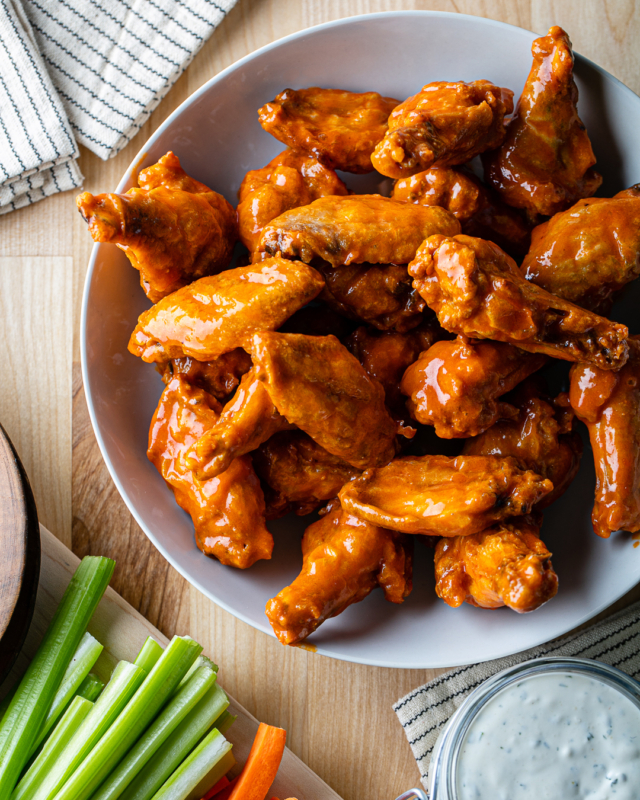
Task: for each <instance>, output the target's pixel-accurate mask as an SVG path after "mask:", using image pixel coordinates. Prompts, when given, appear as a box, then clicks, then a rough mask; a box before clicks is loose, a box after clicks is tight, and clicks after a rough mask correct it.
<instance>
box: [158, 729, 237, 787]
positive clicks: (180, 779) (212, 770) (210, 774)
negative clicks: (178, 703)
mask: <svg viewBox="0 0 640 800" xmlns="http://www.w3.org/2000/svg"><path fill="white" fill-rule="evenodd" d="M235 763H236V760H235V758H234V757H233V755H232V754H231V742H228V741H227V740H226V739H225V738H224V736H223V735H222V734H221V733H220V731H219V730H217V729H216V728H214V729H213V730H212V731H211V733H209V734H208V735H207V736H206V737H205V738H204V739H203V740H202V741H201V742H200V744H199V745H198V746H197V747H196V749H195V750H194V751H193V752H192V753H190V754H189V755H188V756H187V757H186V758H185V760H184V761H183V762H182V764H180V766H179V767H178V769H177V770H176V771H175V772H174V773H173V775H171V777H170V778H169V780H167V781H166V782H165V783H164V784H163V785H162V787H161V788H160V789H159V790H158V791H157V792H156V793H155V794H154V796H153V800H187V798H190V800H191V798H194V799H195V800H200V798H201V797H202V795H203V794H206V792H208V791H209V789H210V788H211V787H212V786H213V785H214V784H216V783H217V782H218V781H219V780H220V778H222V776H223V775H226V774H227V772H229V770H230V769H231V767H232V766H233V765H234V764H235Z"/></svg>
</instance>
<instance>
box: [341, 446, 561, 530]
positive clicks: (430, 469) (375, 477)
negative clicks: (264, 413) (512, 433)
mask: <svg viewBox="0 0 640 800" xmlns="http://www.w3.org/2000/svg"><path fill="white" fill-rule="evenodd" d="M552 489H553V484H552V483H551V481H548V480H544V479H543V478H541V477H540V476H539V475H536V473H535V472H532V471H531V470H524V469H521V468H520V466H519V465H518V462H517V461H516V460H515V459H514V458H497V457H496V456H458V457H457V458H447V457H446V456H422V457H414V456H407V457H405V458H396V459H395V460H394V461H392V462H391V464H389V465H388V466H386V467H381V468H378V469H368V470H366V471H365V472H363V474H362V475H361V476H360V477H359V478H356V479H355V480H354V481H351V483H347V484H346V485H345V486H344V487H343V488H342V490H341V491H340V494H339V497H340V502H341V503H342V507H343V508H344V509H345V510H347V511H350V512H351V513H352V514H357V515H358V516H359V517H360V518H361V519H366V520H367V521H368V522H371V523H372V524H374V525H384V527H386V528H390V529H391V530H397V531H403V532H404V533H425V534H427V535H429V536H468V535H470V534H472V533H478V532H479V531H482V530H484V529H485V528H488V527H489V526H490V525H493V524H494V523H495V522H500V521H502V520H505V519H507V518H508V517H513V516H519V515H521V514H528V513H529V511H530V510H531V508H532V506H533V505H534V504H535V503H537V502H538V501H539V500H540V499H541V498H542V497H544V495H545V494H549V492H550V491H551V490H552Z"/></svg>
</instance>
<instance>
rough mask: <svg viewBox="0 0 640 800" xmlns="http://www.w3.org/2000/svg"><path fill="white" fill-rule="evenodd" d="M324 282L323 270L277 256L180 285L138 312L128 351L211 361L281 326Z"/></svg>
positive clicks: (145, 356)
mask: <svg viewBox="0 0 640 800" xmlns="http://www.w3.org/2000/svg"><path fill="white" fill-rule="evenodd" d="M323 287H324V280H323V279H322V276H321V275H320V273H318V272H316V270H314V269H312V268H311V267H308V266H307V265H306V264H302V263H300V262H291V261H286V260H285V259H282V258H279V257H276V258H271V259H268V260H267V261H264V262H262V263H261V264H257V265H255V266H251V267H236V268H235V269H229V270H226V271H225V272H222V273H220V274H219V275H213V276H211V277H207V278H201V279H200V280H199V281H196V282H195V283H192V284H190V285H189V286H185V287H183V288H182V289H178V291H177V292H174V293H173V294H172V295H170V296H169V297H165V298H164V299H163V300H161V301H160V302H159V303H156V305H154V306H153V307H152V308H150V309H149V310H148V311H145V312H144V313H142V314H141V315H140V317H139V318H138V324H137V325H136V327H135V330H134V331H133V333H132V334H131V339H130V340H129V351H130V352H131V353H133V355H135V356H140V358H142V360H143V361H150V362H152V361H160V362H164V361H167V360H168V359H170V358H181V357H182V356H191V357H192V358H195V359H197V360H198V361H212V360H213V359H214V358H217V357H218V356H221V355H222V354H223V353H229V352H231V350H235V349H236V347H239V346H240V345H241V344H242V342H243V340H244V338H245V336H247V335H248V334H250V333H251V332H252V331H256V330H258V331H259V330H267V329H272V328H279V327H280V325H282V323H283V322H285V320H287V319H288V318H289V317H290V316H291V315H292V314H293V313H294V312H295V311H297V310H298V309H299V308H302V306H304V305H306V304H307V303H308V302H309V301H310V300H313V298H314V297H316V296H317V295H318V294H319V293H320V292H321V291H322V288H323Z"/></svg>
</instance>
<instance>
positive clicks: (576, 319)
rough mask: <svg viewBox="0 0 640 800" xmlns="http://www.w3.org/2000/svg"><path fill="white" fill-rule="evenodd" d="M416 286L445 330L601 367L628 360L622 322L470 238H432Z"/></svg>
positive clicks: (417, 268)
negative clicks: (550, 288) (543, 284)
mask: <svg viewBox="0 0 640 800" xmlns="http://www.w3.org/2000/svg"><path fill="white" fill-rule="evenodd" d="M409 274H410V275H412V276H413V277H414V283H413V285H414V287H415V288H416V289H417V290H418V291H419V292H420V294H421V295H422V296H423V297H424V299H425V300H426V301H427V304H428V305H429V307H430V308H432V309H433V310H434V311H435V312H436V314H437V316H438V321H439V322H440V324H441V325H442V327H443V328H445V329H446V330H448V331H451V332H452V333H457V334H464V335H465V336H469V337H471V338H476V339H495V340H497V341H501V342H511V343H512V344H515V345H517V346H518V347H520V348H522V349H523V350H528V351H530V352H533V353H545V354H547V355H550V356H553V357H554V358H560V359H564V360H565V361H584V362H587V363H590V364H593V365H594V366H597V367H599V368H601V369H620V367H621V366H622V365H623V364H624V363H625V361H626V360H627V357H628V346H627V337H628V335H629V331H628V329H627V328H626V326H624V325H619V324H618V323H615V322H610V321H609V320H608V319H605V318H604V317H600V316H598V315H597V314H594V313H592V312H590V311H586V310H584V309H582V308H580V307H579V306H576V305H574V304H573V303H570V302H568V301H567V300H563V299H562V298H559V297H556V296H555V295H552V294H550V293H549V292H546V291H545V290H544V289H541V288H540V287H539V286H536V285H535V284H533V283H530V282H529V281H526V280H525V279H524V278H523V277H522V273H521V272H520V271H519V269H518V267H517V266H516V263H515V262H514V261H513V259H511V258H510V257H509V256H508V255H507V254H506V253H505V252H504V251H502V250H500V248H499V247H498V246H497V245H495V244H493V243H492V242H486V241H484V240H483V239H476V238H475V237H472V236H464V235H462V236H455V237H454V238H452V239H448V238H446V237H444V236H432V237H430V238H429V239H427V240H426V241H425V242H424V244H423V245H422V246H421V247H420V249H419V250H418V253H417V255H416V258H415V259H414V261H412V263H411V264H410V265H409Z"/></svg>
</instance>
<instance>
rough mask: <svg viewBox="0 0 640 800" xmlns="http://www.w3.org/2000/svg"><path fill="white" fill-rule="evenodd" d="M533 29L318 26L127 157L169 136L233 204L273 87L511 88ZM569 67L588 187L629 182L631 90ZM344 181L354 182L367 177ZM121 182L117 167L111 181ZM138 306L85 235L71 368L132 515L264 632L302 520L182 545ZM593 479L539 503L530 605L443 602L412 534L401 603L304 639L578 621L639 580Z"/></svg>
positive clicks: (225, 82) (333, 649) (358, 657)
mask: <svg viewBox="0 0 640 800" xmlns="http://www.w3.org/2000/svg"><path fill="white" fill-rule="evenodd" d="M534 38H535V36H534V34H532V33H530V32H528V31H525V30H522V29H520V28H514V27H511V26H509V25H505V24H502V23H499V22H493V21H491V20H486V19H480V18H476V17H469V16H463V15H458V14H447V13H437V12H427V11H423V12H420V11H416V12H411V11H410V12H397V13H396V12H394V13H387V14H373V15H368V16H363V17H357V18H351V19H346V20H340V21H338V22H334V23H329V24H326V25H321V26H319V27H317V28H312V29H310V30H306V31H302V32H300V33H297V34H295V35H293V36H288V37H286V38H285V39H281V40H280V41H278V42H274V43H273V44H271V45H269V46H268V47H264V48H262V49H261V50H258V51H257V52H256V53H253V54H252V55H250V56H247V57H246V58H244V59H242V60H241V61H239V62H237V63H236V64H234V65H233V66H231V67H229V68H228V69H226V70H224V71H223V72H221V73H220V74H219V75H217V76H216V77H215V78H212V79H211V80H210V81H209V82H208V83H207V84H205V85H204V86H203V87H202V88H201V89H199V90H198V91H197V92H196V93H195V94H193V95H192V96H191V97H190V98H189V99H188V100H187V101H185V102H184V103H183V104H182V105H181V106H180V108H179V109H177V111H176V112H175V113H174V114H172V115H171V117H169V119H168V120H167V121H166V122H165V123H164V124H163V125H162V126H161V127H160V128H159V129H158V130H157V131H156V133H155V134H154V135H153V136H152V137H151V139H150V140H149V141H148V142H147V144H145V146H144V147H143V148H142V151H141V152H140V154H139V155H138V156H136V158H135V159H134V161H133V164H134V165H135V167H136V168H137V169H139V168H140V167H142V166H146V165H148V164H152V163H154V162H155V161H156V160H157V159H158V158H159V157H160V156H161V155H162V154H164V153H165V152H166V151H167V150H170V149H171V150H173V151H174V152H175V153H176V154H177V155H178V156H179V157H180V159H181V161H182V164H183V166H184V168H185V169H186V171H187V172H188V173H189V174H190V175H193V176H194V177H195V178H198V180H201V181H203V182H204V183H206V184H208V185H210V186H211V187H213V188H214V189H216V190H217V191H219V192H222V193H223V194H224V195H225V196H226V197H227V199H228V200H230V201H231V202H232V203H235V201H236V191H237V189H238V186H239V185H240V181H241V180H242V177H243V176H244V174H245V173H246V172H247V171H248V170H250V169H256V168H258V167H262V166H264V165H265V164H266V163H267V162H268V161H269V160H270V159H271V158H272V157H273V156H275V155H276V153H278V152H280V150H281V149H282V145H281V144H280V143H279V142H277V141H276V140H275V139H273V138H272V137H271V136H269V135H268V134H266V133H265V132H264V131H263V130H262V129H261V128H260V125H259V124H258V118H257V114H256V110H257V109H258V108H259V107H260V106H261V105H262V104H263V103H265V102H267V101H269V100H271V99H273V97H274V96H275V95H276V94H277V93H278V92H279V91H281V90H282V89H284V88H285V87H293V88H301V87H306V86H325V87H332V88H342V89H349V90H352V91H368V90H375V91H378V92H380V93H381V94H383V95H388V96H391V97H398V98H400V99H403V98H405V97H408V96H409V95H412V94H414V93H415V92H417V91H418V90H419V89H420V88H421V86H422V85H423V84H425V83H427V82H430V81H437V80H464V81H472V80H475V79H478V78H486V79H489V80H491V81H493V82H494V83H496V84H497V85H499V86H507V87H510V88H511V89H513V90H514V91H515V93H516V98H517V97H518V95H519V94H520V91H521V90H522V87H523V84H524V81H525V79H526V76H527V74H528V72H529V69H530V66H531V52H530V51H531V42H532V40H533V39H534ZM576 80H577V83H578V86H579V89H580V114H581V117H582V119H583V120H584V122H585V123H586V125H587V128H588V130H589V134H590V136H591V140H592V142H593V145H594V149H595V152H596V155H597V157H598V169H599V170H600V171H601V172H602V173H603V174H604V176H605V182H604V186H603V189H602V194H605V195H606V194H611V193H614V192H616V191H618V190H620V189H622V188H624V187H626V186H628V185H631V184H632V183H635V182H637V181H640V148H639V147H638V131H639V130H640V98H638V97H637V96H636V95H634V94H633V93H632V92H631V91H630V90H629V89H627V88H626V87H625V86H623V85H622V84H621V83H620V82H619V81H617V80H616V79H615V78H613V77H611V76H610V75H608V74H607V73H606V72H604V71H603V70H602V69H600V68H599V67H597V66H595V65H594V64H592V63H591V62H589V61H587V60H586V59H583V58H580V57H577V59H576ZM132 169H133V167H132ZM345 179H346V181H347V183H348V185H349V186H351V187H352V188H354V189H355V190H356V191H364V190H366V188H367V187H368V186H373V185H375V181H376V180H379V176H378V177H377V179H376V178H372V177H371V176H362V177H358V178H356V177H354V176H350V175H349V176H346V178H345ZM372 181H374V183H373V184H372ZM130 186H131V173H130V172H127V175H126V176H125V177H124V178H123V179H122V181H121V182H120V185H119V186H118V188H117V191H125V190H126V189H128V188H129V187H130ZM109 188H111V187H104V189H105V190H107V189H109ZM635 294H636V297H638V295H640V292H636V293H635ZM148 305H149V303H148V301H147V300H146V298H145V297H144V294H143V293H142V290H141V289H140V286H139V284H138V273H137V272H136V271H135V270H134V269H132V268H131V267H130V265H129V262H128V261H127V259H126V257H125V256H124V254H123V253H121V252H120V250H118V249H117V248H116V247H115V246H113V245H108V244H101V245H97V246H96V247H95V248H94V250H93V254H92V257H91V263H90V265H89V271H88V275H87V282H86V287H85V295H84V306H83V317H82V367H83V378H84V385H85V389H86V393H87V401H88V404H89V410H90V414H91V420H92V422H93V427H94V430H95V432H96V436H97V439H98V443H99V445H100V448H101V450H102V454H103V456H104V459H105V461H106V463H107V466H108V468H109V471H110V472H111V475H112V477H113V480H114V481H115V483H116V485H117V487H118V490H119V491H120V493H121V495H122V497H123V498H124V500H125V502H126V504H127V506H128V507H129V509H130V511H131V513H132V514H133V515H134V516H135V518H136V520H137V521H138V523H139V525H140V526H141V527H142V529H143V530H144V531H145V533H146V534H147V536H148V537H149V538H150V539H151V541H152V542H153V543H154V544H155V546H156V547H157V548H158V549H159V550H160V552H161V553H162V554H163V555H164V556H165V557H166V558H167V559H168V561H169V562H170V563H171V564H172V565H173V566H174V567H175V568H176V569H177V570H178V571H179V572H180V573H181V574H182V575H184V577H185V578H187V579H188V580H189V581H190V582H191V583H192V584H193V585H194V586H196V587H197V588H198V589H199V590H200V591H201V592H203V593H204V594H205V595H207V596H208V597H210V598H211V599H212V600H214V601H215V602H216V603H218V604H219V605H221V606H222V607H223V608H225V609H227V610H228V611H230V612H231V613H232V614H235V615H236V616H237V617H239V618H240V619H242V620H244V621H245V622H248V623H249V624H250V625H253V626H254V627H256V628H259V629H260V630H262V631H264V632H265V633H268V634H270V635H273V634H272V633H271V628H270V626H269V624H268V621H267V619H266V617H265V615H264V607H265V603H266V601H267V600H268V599H269V598H270V597H273V596H274V595H275V594H276V593H277V592H278V591H279V590H280V589H281V588H282V587H283V586H285V585H287V584H289V583H290V582H291V581H292V580H293V578H294V577H295V576H296V574H297V573H298V571H299V568H300V564H301V555H300V547H299V536H300V533H301V532H302V530H303V529H304V527H305V524H306V523H305V521H304V520H303V519H300V518H296V517H291V518H285V519H284V520H280V521H278V522H275V523H273V524H271V525H270V527H271V529H272V530H273V532H274V534H275V540H276V545H275V550H274V554H273V559H272V560H271V561H270V562H264V561H263V562H259V563H258V564H256V565H255V566H254V567H252V568H251V569H250V570H248V571H246V572H242V571H239V570H234V569H230V568H227V567H223V566H222V565H221V564H219V563H218V562H217V561H214V560H212V559H209V558H207V557H206V556H204V555H203V554H202V553H201V552H200V551H199V550H198V549H197V548H196V546H195V543H194V537H193V528H192V525H191V521H190V519H189V517H188V516H187V515H186V514H185V513H184V512H183V511H181V509H180V508H178V506H177V505H176V503H175V501H174V499H173V494H172V492H171V491H170V490H169V489H168V488H167V486H166V485H165V484H164V482H163V480H162V479H161V478H160V476H159V474H158V473H157V472H156V470H155V468H154V467H153V466H152V465H151V464H150V463H149V461H148V460H147V458H146V447H147V432H148V428H149V422H150V419H151V416H152V414H153V411H154V408H155V406H156V403H157V401H158V397H159V395H160V393H161V391H162V383H161V381H160V378H159V376H158V375H157V374H156V373H155V372H154V369H153V367H151V366H150V365H148V364H144V363H143V362H142V361H141V360H140V359H138V358H135V357H134V356H132V355H130V354H129V353H128V352H127V341H128V339H129V335H130V333H131V331H132V330H133V328H134V326H135V323H136V319H137V317H138V315H139V314H140V313H141V312H142V311H143V310H144V309H145V308H147V307H148ZM634 307H636V308H637V302H634V301H633V298H631V299H629V298H628V308H629V310H630V312H631V314H630V315H627V317H629V316H630V317H631V319H634V316H633V308H634ZM617 316H618V318H620V319H621V321H628V319H624V318H621V315H620V314H618V315H617ZM636 327H638V326H637V325H636ZM593 486H594V476H593V466H592V459H591V454H590V451H588V450H587V451H586V453H585V457H584V459H583V466H582V469H581V471H580V475H579V477H578V478H577V480H576V481H575V482H574V483H573V485H572V486H571V488H570V490H569V491H568V492H567V494H566V495H565V496H564V497H563V498H562V499H561V500H560V501H559V502H558V503H557V504H555V505H554V506H553V508H552V509H551V510H549V511H548V512H547V514H546V518H545V523H544V529H543V536H544V539H545V541H546V542H547V543H548V545H549V547H550V549H551V550H552V551H553V553H554V557H553V562H554V566H555V568H556V570H557V572H558V574H559V576H560V591H559V594H558V596H557V597H556V598H555V599H554V600H553V601H552V602H551V603H548V604H547V605H546V606H544V607H543V608H542V609H540V610H538V611H536V612H534V613H533V614H529V615H527V616H520V615H518V614H515V613H513V612H512V611H509V610H506V609H500V610H497V611H487V610H483V609H476V608H472V607H471V606H468V605H465V606H464V607H463V608H460V609H456V610H454V609H451V608H449V607H448V606H446V605H445V604H444V603H443V602H442V601H440V600H438V599H437V597H436V596H435V593H434V589H433V583H434V579H433V565H432V555H431V553H430V552H428V551H426V550H425V549H424V548H422V547H419V548H417V549H418V552H417V558H416V564H415V573H414V582H415V588H414V591H413V593H412V595H411V596H410V597H409V599H408V600H407V601H406V602H405V603H404V605H402V606H396V605H393V604H391V603H387V602H385V600H384V599H383V597H382V593H381V592H374V593H373V595H371V596H370V597H368V598H367V599H366V600H365V601H364V602H362V603H359V604H357V605H355V606H352V607H351V608H349V609H348V610H347V611H346V612H345V613H344V614H342V615H340V616H339V617H337V618H335V619H333V620H329V621H328V622H326V623H325V624H324V625H322V627H321V628H320V629H319V630H318V631H317V632H316V633H315V634H314V635H313V636H312V637H311V639H310V643H311V644H313V645H315V646H316V647H317V649H318V652H319V653H322V654H323V655H328V656H332V657H333V658H339V659H344V660H347V661H354V662H360V663H365V664H376V665H379V666H387V667H413V668H426V667H443V666H454V665H459V664H466V663H469V662H473V661H482V660H486V659H491V658H497V657H500V656H505V655H507V654H510V653H514V652H517V651H519V650H523V649H525V648H528V647H532V646H534V645H537V644H539V643H541V642H544V641H548V640H549V639H552V638H553V637H555V636H558V635H560V634H562V633H565V632H566V631H568V630H570V629H571V628H573V627H575V626H577V625H579V624H581V623H583V622H585V621H586V620H587V619H589V618H590V617H592V616H594V615H595V614H597V613H598V612H600V611H601V610H602V609H603V608H605V607H606V606H608V605H610V604H611V603H613V602H614V601H615V600H616V599H617V598H619V597H620V596H622V595H623V594H624V593H625V592H626V591H627V590H628V589H630V588H631V587H632V586H634V585H635V584H636V582H637V581H638V580H639V579H640V548H638V549H634V548H633V546H632V544H633V542H632V540H631V537H630V536H629V535H628V534H625V533H619V534H617V535H615V536H613V537H612V538H611V539H610V540H608V541H605V540H602V539H598V538H597V537H596V536H595V535H594V533H593V531H592V528H591V523H590V512H591V506H592V503H593Z"/></svg>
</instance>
